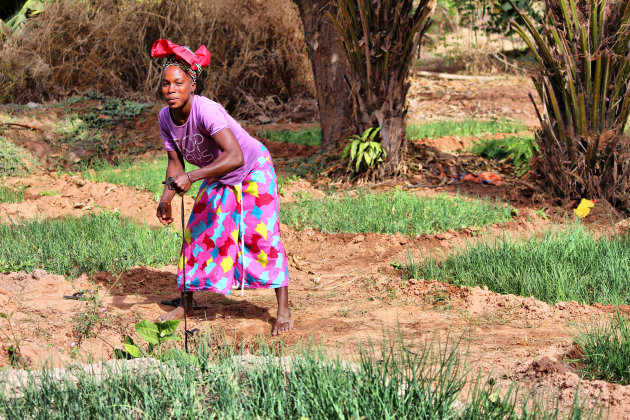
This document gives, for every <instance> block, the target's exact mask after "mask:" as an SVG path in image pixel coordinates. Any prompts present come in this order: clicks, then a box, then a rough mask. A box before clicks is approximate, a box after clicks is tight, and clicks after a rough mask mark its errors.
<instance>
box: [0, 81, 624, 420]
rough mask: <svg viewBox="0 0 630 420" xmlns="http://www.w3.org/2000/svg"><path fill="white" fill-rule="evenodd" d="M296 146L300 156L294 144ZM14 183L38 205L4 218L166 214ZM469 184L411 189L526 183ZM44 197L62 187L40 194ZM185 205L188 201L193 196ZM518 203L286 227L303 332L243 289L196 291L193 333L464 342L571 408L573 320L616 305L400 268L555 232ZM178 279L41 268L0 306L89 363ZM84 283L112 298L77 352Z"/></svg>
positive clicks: (298, 188)
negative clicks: (402, 219) (365, 224)
mask: <svg viewBox="0 0 630 420" xmlns="http://www.w3.org/2000/svg"><path fill="white" fill-rule="evenodd" d="M449 83H451V82H449ZM467 86H468V85H467ZM506 86H507V87H502V88H501V86H499V85H492V86H485V87H484V88H486V89H488V90H489V91H490V90H492V89H494V90H495V91H497V97H498V96H500V91H499V89H503V93H504V94H505V96H507V97H510V95H512V96H513V97H514V99H513V100H514V101H515V102H516V101H517V99H518V98H517V93H514V92H513V91H515V90H517V89H515V85H514V84H512V85H506ZM469 88H470V89H473V86H472V85H470V87H469ZM489 91H488V92H489ZM475 92H476V91H475ZM475 94H476V93H474V92H473V93H471V94H470V95H475ZM518 95H520V93H518ZM519 100H520V101H522V98H521V99H519ZM436 101H437V99H436ZM448 103H449V101H446V103H445V104H446V105H448ZM521 103H524V102H521ZM440 106H441V105H440ZM481 106H482V107H483V106H484V105H481ZM477 115H478V114H477ZM521 115H522V114H521ZM282 147H285V146H282ZM272 153H276V154H278V153H280V151H278V150H276V151H275V152H274V151H273V150H272ZM292 153H296V154H298V155H299V153H301V152H300V151H298V150H297V149H296V150H293V151H292ZM7 182H8V183H9V184H18V183H19V184H22V185H25V186H26V187H27V189H26V190H25V192H26V201H25V202H23V203H18V204H6V203H5V204H0V220H2V221H6V220H8V219H12V220H19V219H24V218H26V219H31V218H34V217H63V216H66V215H77V216H78V215H82V214H85V213H89V212H93V211H96V210H98V209H115V208H117V209H118V210H119V211H120V212H121V213H122V214H123V215H125V216H128V217H131V218H133V219H135V220H137V221H140V222H146V223H149V224H150V225H153V226H156V227H157V226H159V224H158V223H157V220H156V219H155V216H154V213H155V205H156V203H155V202H154V200H153V197H152V194H150V193H145V192H139V191H136V190H133V189H130V188H127V187H118V186H114V185H111V184H106V183H94V182H89V181H85V180H83V179H81V178H80V176H74V177H71V176H66V175H64V176H61V177H57V176H54V175H52V174H36V175H31V176H28V177H24V178H13V179H9V180H8V181H7ZM466 185H468V184H466ZM466 185H464V184H459V185H454V184H453V185H446V186H444V187H440V188H422V187H421V188H414V189H412V190H411V191H416V192H417V193H418V194H420V195H423V196H432V195H435V194H438V193H447V194H455V193H457V192H458V191H459V193H462V192H465V193H471V194H480V195H484V196H493V195H496V196H498V197H503V198H508V199H509V198H510V197H509V196H510V190H514V185H506V186H502V187H492V186H481V185H478V184H470V185H468V186H466ZM43 191H59V192H60V194H59V195H54V196H42V195H41V194H40V193H42V192H43ZM304 192H307V193H309V194H311V196H313V197H315V198H317V197H321V196H322V195H323V193H322V192H321V191H320V190H318V189H316V188H314V187H313V185H311V184H310V183H309V182H307V181H305V180H298V181H297V182H293V183H291V184H288V185H285V187H284V196H283V197H282V198H281V201H284V202H289V201H292V200H294V199H295V197H296V193H300V194H303V193H304ZM187 200H188V201H187V208H189V209H190V208H191V207H192V202H191V200H192V199H189V198H187ZM519 200H520V201H519ZM513 203H514V201H513ZM516 204H518V207H519V209H520V211H519V216H518V217H516V218H515V219H514V221H511V222H509V223H505V224H500V225H494V226H490V227H488V228H486V229H482V230H472V229H467V230H464V231H462V232H446V233H441V234H438V235H425V236H421V237H417V238H413V239H412V238H409V237H406V236H404V235H384V234H356V235H355V234H334V235H333V234H323V233H321V232H318V231H315V230H312V229H306V230H304V231H297V230H295V229H292V228H290V227H288V226H285V225H282V238H283V242H284V244H285V247H286V249H287V252H288V256H289V265H290V267H289V271H290V276H291V285H290V305H291V309H292V312H293V315H294V318H295V326H294V329H293V331H291V332H289V333H287V334H285V335H283V336H281V337H280V338H276V339H272V338H271V337H270V335H269V332H270V329H271V326H272V324H273V321H274V319H275V315H276V309H275V298H274V295H273V293H272V292H270V291H265V290H246V291H245V296H244V297H241V296H240V292H237V291H235V292H234V293H233V294H232V295H231V296H221V295H216V294H210V293H198V294H196V296H195V298H196V299H197V301H198V303H199V304H200V305H206V306H208V307H209V308H208V309H207V310H200V311H197V312H196V313H195V314H194V315H193V316H192V317H191V318H190V320H189V322H190V324H191V325H190V328H199V329H202V330H203V329H206V328H209V329H217V330H221V331H224V332H225V333H226V334H227V335H228V336H229V337H234V338H236V339H238V340H243V341H245V342H246V343H251V342H254V341H255V340H258V339H259V337H261V336H264V337H265V340H267V341H268V342H271V343H273V344H274V345H275V344H278V345H279V344H281V343H283V344H286V345H288V346H290V347H291V346H293V345H296V344H297V343H300V342H303V341H306V340H315V342H319V343H322V344H323V345H325V346H326V347H328V348H329V349H331V351H343V352H346V353H354V352H355V351H356V349H357V346H358V345H359V344H367V343H369V342H370V341H371V342H375V343H378V342H380V341H381V340H382V338H383V335H385V336H393V335H395V334H397V331H400V332H401V333H402V335H403V337H404V338H405V340H406V342H407V343H408V344H409V345H410V346H411V347H415V346H420V345H422V343H424V342H425V340H444V339H445V338H446V336H447V334H450V336H451V337H458V336H464V337H465V345H464V346H463V347H467V348H468V351H469V362H470V363H471V366H472V367H479V368H480V369H481V371H482V372H483V373H484V374H486V375H491V376H492V377H493V378H495V379H496V381H497V382H498V383H499V384H502V385H507V384H508V383H512V382H513V381H522V383H523V385H524V386H529V385H533V386H536V387H537V388H540V389H541V390H543V389H544V390H545V392H554V393H558V394H559V398H560V400H561V403H562V404H563V405H570V403H571V402H572V400H573V396H574V394H575V392H576V390H577V389H578V382H579V375H578V373H577V371H576V369H575V367H574V366H572V365H570V364H568V363H566V362H565V355H566V354H567V353H570V352H571V351H574V349H573V347H572V340H571V331H572V327H571V325H572V323H575V322H581V321H588V320H590V319H591V318H592V317H602V316H605V315H606V314H607V312H606V310H608V309H609V308H599V307H596V306H586V305H581V304H578V303H576V302H562V303H558V304H556V305H548V304H546V303H544V302H541V301H538V300H536V299H534V298H531V297H529V298H524V297H518V296H513V295H499V294H496V293H493V292H491V291H488V290H485V289H480V288H472V289H470V288H460V287H456V286H453V285H449V284H443V283H440V282H435V281H427V280H424V279H416V280H409V281H407V282H403V281H402V280H401V276H400V273H399V272H398V271H397V270H395V269H394V268H393V267H392V265H391V264H392V263H393V262H405V261H407V258H408V253H410V254H411V255H412V256H413V257H414V259H415V260H416V261H422V260H423V259H424V258H426V257H427V256H438V257H440V256H445V255H447V254H448V253H449V252H451V251H453V250H455V249H456V248H461V247H464V246H466V245H467V244H469V243H472V242H475V241H479V240H486V239H489V238H492V237H494V236H497V235H501V234H506V233H507V234H510V235H514V236H518V237H527V236H530V235H533V234H536V233H540V232H542V231H543V230H545V229H549V228H557V225H555V224H554V223H552V222H551V221H549V220H547V219H546V218H542V217H541V216H540V215H539V213H537V212H535V211H533V210H531V209H532V208H533V207H534V206H533V204H532V202H531V201H528V199H527V197H520V198H518V199H517V200H516ZM175 207H177V206H175ZM175 217H176V218H177V217H178V216H177V215H175ZM602 217H603V216H602ZM627 225H628V223H627V220H624V221H620V222H619V223H617V225H616V226H615V229H617V230H621V229H623V228H624V227H627ZM173 252H176V250H173ZM174 277H175V267H174V266H167V267H163V268H147V267H135V268H132V269H131V270H129V271H127V272H126V273H123V274H122V275H120V276H114V275H112V274H111V273H98V274H97V275H94V276H92V277H88V276H82V277H80V278H77V279H70V278H64V277H63V276H58V275H53V274H47V273H45V272H42V271H36V272H34V273H0V311H2V312H7V313H9V312H12V313H13V318H12V323H13V325H14V327H15V331H16V335H17V338H18V339H19V340H21V348H22V350H23V353H24V356H25V357H26V359H27V360H28V362H29V364H30V365H31V366H37V365H40V364H41V363H43V362H44V361H45V360H52V361H53V363H54V364H56V365H59V364H63V363H64V362H67V361H68V360H72V359H73V358H80V359H86V358H87V356H88V355H91V356H97V357H99V356H103V357H105V358H111V357H112V349H113V348H115V347H117V348H120V347H121V342H122V339H123V337H124V335H125V334H131V335H133V332H134V330H133V325H134V324H135V322H137V321H138V320H140V319H149V320H153V319H156V318H157V317H158V316H159V315H161V314H163V313H164V312H165V311H167V310H169V309H170V307H168V306H164V305H161V304H160V301H161V300H163V299H172V298H174V297H176V296H177V292H176V289H175V278H174ZM80 290H87V291H91V290H93V291H95V292H96V293H98V294H99V296H100V297H101V300H102V306H100V307H98V308H97V309H98V311H100V312H99V314H101V319H102V322H101V323H100V324H99V325H96V326H94V328H93V330H92V332H93V333H94V335H93V336H91V337H87V338H85V339H84V340H83V342H82V343H81V345H80V347H79V346H77V336H76V333H75V326H76V320H73V317H74V316H75V315H76V314H78V313H82V312H85V311H87V310H88V309H89V304H88V303H86V302H83V301H76V300H69V299H65V298H64V297H63V296H64V295H71V294H72V293H74V292H76V291H80ZM0 323H2V328H3V330H6V323H5V321H4V320H1V319H0ZM2 340H3V341H2V346H3V347H4V348H5V351H3V352H0V366H7V365H8V363H9V361H8V353H7V352H6V348H7V347H8V346H9V345H10V344H11V343H10V342H9V340H6V339H5V338H4V337H3V339H2ZM77 349H78V350H77ZM579 389H580V392H582V393H583V395H587V396H588V398H589V401H590V402H591V403H592V402H594V401H596V400H597V398H598V397H599V398H600V400H601V401H602V402H603V404H604V405H606V407H608V408H609V409H610V413H609V415H610V418H630V416H629V415H628V413H629V412H630V387H624V386H620V385H615V384H610V383H606V382H604V381H589V380H583V381H581V383H580V384H579ZM548 395H551V394H548Z"/></svg>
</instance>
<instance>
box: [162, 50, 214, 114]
mask: <svg viewBox="0 0 630 420" xmlns="http://www.w3.org/2000/svg"><path fill="white" fill-rule="evenodd" d="M151 56H153V57H165V58H166V60H165V61H164V65H163V66H162V81H161V87H162V95H163V96H164V99H165V100H166V101H167V102H168V104H169V107H171V108H179V107H180V106H183V105H185V104H186V102H187V101H188V100H189V99H190V98H191V97H192V96H193V94H194V92H195V89H196V87H197V81H198V80H199V76H200V75H201V69H202V67H205V66H207V65H208V64H210V52H209V51H208V49H207V48H206V47H205V46H204V45H202V46H201V47H199V49H198V50H197V51H195V52H192V50H191V49H190V48H188V47H183V46H180V45H177V44H174V43H172V42H171V41H168V40H166V39H158V40H157V41H155V43H154V44H153V47H152V48H151ZM182 101H184V102H183V105H182Z"/></svg>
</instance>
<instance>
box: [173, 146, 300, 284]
mask: <svg viewBox="0 0 630 420" xmlns="http://www.w3.org/2000/svg"><path fill="white" fill-rule="evenodd" d="M277 185H278V184H277V179H276V174H275V172H274V169H273V164H272V162H271V156H270V155H269V151H268V150H267V148H266V147H264V146H262V153H261V156H260V157H259V158H258V160H257V161H256V163H255V164H254V166H253V168H252V170H251V171H250V172H249V174H248V175H247V177H246V178H245V180H244V181H243V183H242V185H223V184H221V183H218V182H211V181H210V180H204V182H203V183H202V184H201V187H200V188H199V193H198V194H197V198H196V200H195V205H194V207H193V210H192V214H191V215H190V219H189V220H188V225H187V227H186V230H185V231H184V243H185V245H184V249H183V250H182V256H181V257H180V261H179V269H178V272H177V285H178V287H179V290H180V291H188V292H196V291H206V290H209V291H213V292H217V293H222V294H226V295H229V294H230V292H231V291H232V288H233V287H234V286H236V285H238V286H239V287H240V286H242V283H241V280H242V279H243V277H244V280H245V284H244V286H245V287H248V288H278V287H283V286H288V284H289V267H288V263H287V257H286V253H285V251H284V246H283V245H282V242H281V241H280V223H279V220H278V186H277ZM184 256H185V261H186V267H185V269H186V282H185V283H184V282H183V275H182V274H183V269H184V267H183V265H184V264H183V262H184V258H183V257H184Z"/></svg>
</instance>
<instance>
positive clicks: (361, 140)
mask: <svg viewBox="0 0 630 420" xmlns="http://www.w3.org/2000/svg"><path fill="white" fill-rule="evenodd" d="M379 131H381V128H380V127H376V128H368V129H367V130H365V131H364V132H363V134H362V135H361V136H359V135H357V134H355V135H354V136H352V137H350V138H349V140H350V143H349V144H348V145H347V146H346V148H345V149H343V153H342V154H341V159H345V158H346V157H347V156H348V152H350V156H349V157H350V162H349V163H348V169H350V168H354V169H353V171H354V172H360V171H361V164H363V169H364V170H370V169H372V168H373V167H374V165H376V164H378V163H381V162H383V158H385V157H387V152H386V151H385V150H384V149H383V146H381V142H380V141H374V139H375V138H376V136H377V135H378V133H379Z"/></svg>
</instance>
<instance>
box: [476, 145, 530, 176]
mask: <svg viewBox="0 0 630 420" xmlns="http://www.w3.org/2000/svg"><path fill="white" fill-rule="evenodd" d="M535 150H536V151H538V144H537V143H536V142H535V141H534V138H533V137H505V138H503V139H489V140H485V139H482V140H477V141H476V142H475V144H474V145H473V146H472V148H471V152H472V153H474V154H476V155H479V156H483V157H485V158H488V159H497V160H500V159H506V158H509V159H510V160H512V162H514V169H515V171H516V174H517V176H519V177H520V176H522V175H523V174H525V173H526V172H527V171H529V169H530V166H529V161H530V160H531V159H532V157H533V156H534V151H535Z"/></svg>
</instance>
